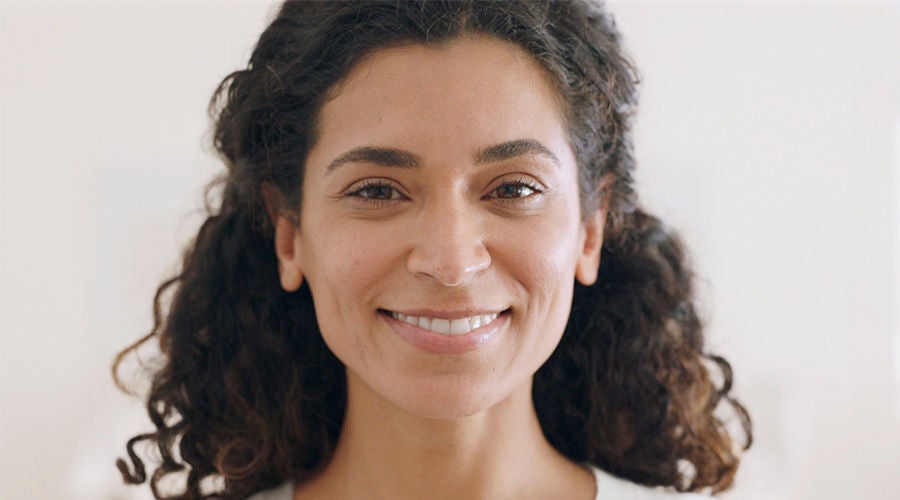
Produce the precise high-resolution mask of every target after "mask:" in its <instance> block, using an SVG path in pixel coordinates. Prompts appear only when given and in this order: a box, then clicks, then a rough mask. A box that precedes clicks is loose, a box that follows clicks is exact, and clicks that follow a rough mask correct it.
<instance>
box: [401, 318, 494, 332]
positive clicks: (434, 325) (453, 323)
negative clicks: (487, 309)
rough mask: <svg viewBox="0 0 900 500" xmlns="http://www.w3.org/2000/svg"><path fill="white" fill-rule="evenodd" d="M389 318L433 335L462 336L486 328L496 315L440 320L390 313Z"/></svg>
mask: <svg viewBox="0 0 900 500" xmlns="http://www.w3.org/2000/svg"><path fill="white" fill-rule="evenodd" d="M391 316H393V317H394V318H396V319H399V320H400V321H403V322H404V323H409V324H410V325H416V326H418V327H419V328H424V329H425V330H429V331H432V332H435V333H440V334H443V335H464V334H466V333H469V332H471V331H472V330H474V329H476V328H481V327H482V326H487V325H489V324H491V323H492V322H493V321H494V320H495V319H497V314H496V313H494V314H482V315H479V316H470V317H468V318H459V319H442V318H429V317H426V316H407V315H405V314H401V313H396V312H392V313H391Z"/></svg>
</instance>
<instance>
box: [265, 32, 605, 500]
mask: <svg viewBox="0 0 900 500" xmlns="http://www.w3.org/2000/svg"><path fill="white" fill-rule="evenodd" d="M336 90H337V92H336V95H335V96H334V97H333V98H332V99H331V100H329V101H328V102H327V103H326V105H325V106H324V108H323V110H322V112H321V115H320V117H319V118H320V119H319V127H318V131H319V133H318V137H317V142H316V144H315V145H314V146H313V148H312V150H311V151H310V154H309V156H308V159H307V163H306V170H305V174H304V188H303V189H304V192H303V198H302V199H303V202H302V206H301V207H300V210H299V215H300V223H299V225H298V224H296V223H295V219H292V218H291V217H290V216H279V215H277V213H276V210H275V209H273V206H274V205H273V204H270V211H271V212H272V214H273V217H274V218H276V219H277V222H276V237H275V240H276V241H275V244H276V253H277V254H278V260H279V270H280V275H281V284H282V287H283V288H284V289H285V290H288V291H293V290H296V289H297V288H299V287H300V285H301V283H303V281H304V280H305V281H307V282H308V284H309V287H310V289H311V291H312V295H313V298H314V302H315V307H316V317H317V319H318V321H319V327H320V330H321V331H322V335H323V338H324V340H325V342H326V343H327V344H328V346H329V348H330V349H331V350H332V352H334V353H335V355H336V356H337V357H338V358H339V359H340V360H341V361H342V362H343V363H344V365H345V366H346V368H347V390H348V403H347V413H346V417H345V421H344V426H343V430H342V433H341V437H340V442H339V444H338V446H337V449H336V450H335V454H334V456H333V459H332V460H331V462H330V463H328V464H327V465H326V466H325V468H324V469H323V470H322V472H321V473H320V474H319V475H318V476H316V477H314V478H312V479H311V480H308V481H306V482H304V483H302V484H299V485H297V486H296V491H295V498H296V499H318V498H322V499H326V498H327V499H334V498H342V499H379V498H384V499H398V498H399V499H406V498H430V499H431V498H433V499H442V498H447V499H449V498H454V499H458V498H467V499H468V498H471V499H481V498H484V499H487V498H491V499H497V498H517V499H518V498H525V499H527V498H535V499H537V498H567V499H569V498H571V499H576V500H577V499H584V500H588V499H591V498H593V497H594V489H595V486H594V480H593V478H592V476H591V473H590V472H589V471H588V470H586V469H585V468H584V467H582V466H581V465H579V464H575V463H572V462H571V461H569V460H568V459H567V458H565V457H564V456H562V455H561V454H559V453H558V452H557V451H556V450H555V449H554V448H553V447H552V446H551V445H550V444H549V443H548V442H547V441H546V439H545V438H544V435H543V433H542V431H541V428H540V426H539V423H538V420H537V417H536V415H535V411H534V405H533V403H532V400H531V387H532V380H533V377H534V374H535V372H536V371H537V370H538V368H540V366H541V365H542V364H543V363H544V362H545V361H546V359H547V358H548V357H549V356H550V354H551V353H552V352H553V350H554V349H555V348H556V346H557V345H558V343H559V340H560V338H561V336H562V333H563V330H564V329H565V325H566V321H567V319H568V315H569V309H570V305H571V300H572V289H573V284H574V282H575V280H578V281H579V282H581V283H582V284H585V285H590V284H592V283H593V282H594V281H595V280H596V276H597V269H598V267H599V258H600V257H599V255H600V248H601V246H602V240H603V231H602V230H603V222H604V214H603V211H602V209H601V210H598V211H597V212H596V213H592V214H587V216H584V215H585V214H582V213H581V207H580V199H579V190H578V183H577V167H576V164H575V159H574V154H573V153H572V150H571V147H570V145H569V143H568V135H567V127H566V126H565V123H564V120H563V114H562V112H561V110H560V108H559V99H558V97H557V95H556V94H555V89H553V87H552V85H551V84H550V83H549V81H548V80H547V78H546V76H545V75H544V74H543V72H542V71H541V69H540V68H539V67H538V66H537V64H536V63H535V62H534V61H532V60H531V59H530V57H529V56H528V55H527V54H526V53H525V52H524V51H522V50H521V49H519V48H518V47H516V46H515V45H512V44H509V43H507V42H501V41H497V40H494V39H489V38H483V37H475V38H461V39H457V40H453V41H451V42H448V43H446V44H443V45H440V46H429V47H424V46H415V45H413V46H407V47H394V48H390V49H382V50H380V51H376V52H375V53H374V54H372V55H370V56H369V57H367V58H366V59H364V60H363V61H362V62H360V63H359V64H358V65H357V67H356V68H354V70H353V71H352V72H351V74H350V75H348V77H347V78H346V79H345V80H344V81H343V82H341V83H340V84H339V85H338V86H337V89H336ZM510 145H513V146H510ZM361 151H362V152H361ZM476 316H478V317H479V318H481V317H484V318H489V319H485V320H484V324H481V323H478V324H480V325H481V326H471V325H476V323H475V322H473V321H472V319H473V318H474V317H476ZM409 317H419V319H421V320H424V321H425V326H423V323H422V322H421V321H419V322H417V321H416V320H415V319H413V320H412V323H415V324H411V323H410V320H409ZM404 318H405V319H404ZM458 321H468V323H466V325H469V328H471V329H470V330H466V331H465V332H466V333H464V334H460V335H458V336H454V335H450V334H449V333H448V332H441V331H439V327H438V326H436V325H444V328H447V325H451V324H455V323H454V322H458Z"/></svg>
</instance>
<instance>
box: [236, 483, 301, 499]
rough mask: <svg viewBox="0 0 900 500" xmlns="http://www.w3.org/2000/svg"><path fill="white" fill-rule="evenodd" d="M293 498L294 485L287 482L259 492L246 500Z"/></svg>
mask: <svg viewBox="0 0 900 500" xmlns="http://www.w3.org/2000/svg"><path fill="white" fill-rule="evenodd" d="M292 498H294V484H293V483H290V482H287V483H284V484H282V485H281V486H278V487H275V488H272V489H268V490H265V491H260V492H259V493H256V494H254V495H253V496H251V497H250V498H248V499H247V500H291V499H292Z"/></svg>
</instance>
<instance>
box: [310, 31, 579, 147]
mask: <svg viewBox="0 0 900 500" xmlns="http://www.w3.org/2000/svg"><path fill="white" fill-rule="evenodd" d="M317 125H318V126H317V132H318V133H317V136H318V138H319V141H317V145H316V148H314V150H315V149H319V150H321V149H323V148H325V149H328V150H331V149H335V150H337V149H341V148H344V149H347V148H350V147H358V146H360V145H375V144H378V145H385V144H390V145H401V144H402V145H404V146H406V147H410V148H413V149H415V148H418V147H421V148H424V149H426V150H427V149H429V148H431V147H433V146H437V145H444V146H449V145H453V146H455V147H465V148H468V149H470V150H472V149H477V148H479V147H483V146H484V145H487V144H496V143H501V142H504V141H508V140H510V139H524V138H535V139H538V137H535V136H541V137H540V139H542V142H543V141H546V140H551V139H552V140H555V141H558V140H560V139H562V140H563V142H566V143H567V140H566V139H565V127H564V126H563V114H562V105H561V100H560V98H559V95H558V93H557V92H556V90H555V88H554V86H553V85H552V83H551V81H550V79H549V77H548V76H547V74H546V72H545V71H544V70H543V68H541V66H540V65H539V64H538V63H537V62H536V61H534V60H533V59H532V57H531V56H530V55H529V54H528V53H527V52H525V51H524V50H523V49H521V48H520V47H518V46H517V45H515V44H513V43H510V42H506V41H502V40H498V39H494V38H490V37H485V36H477V37H460V38H456V39H453V40H450V41H448V42H445V43H442V44H439V45H422V44H410V45H403V46H398V47H390V48H384V49H379V50H376V51H374V52H373V53H371V54H369V55H368V56H366V57H365V58H364V59H363V60H362V61H360V62H359V63H358V64H357V65H356V66H355V67H354V68H353V70H352V71H351V72H350V73H349V74H348V75H347V77H346V78H344V79H343V80H342V81H341V82H340V83H339V84H338V85H336V86H335V87H334V89H333V90H332V92H331V96H330V99H329V100H328V101H327V102H326V103H325V105H324V106H323V108H322V111H321V113H320V115H319V120H318V124H317ZM551 136H552V137H551ZM319 142H321V143H319ZM335 143H341V144H335ZM556 146H558V147H567V144H565V145H560V144H557V145H556ZM314 152H315V151H314ZM314 152H313V153H314ZM311 159H312V158H311Z"/></svg>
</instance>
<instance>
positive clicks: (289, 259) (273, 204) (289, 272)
mask: <svg viewBox="0 0 900 500" xmlns="http://www.w3.org/2000/svg"><path fill="white" fill-rule="evenodd" d="M261 191H262V196H263V201H264V202H265V204H266V211H267V212H268V214H269V219H270V220H271V221H272V225H273V226H274V227H275V255H276V257H277V258H278V276H279V277H280V279H281V288H284V290H285V291H287V292H295V291H297V290H298V289H299V288H300V285H302V284H303V268H302V267H300V251H299V248H298V246H299V245H298V244H297V242H298V237H299V235H300V232H299V229H298V227H297V224H296V223H295V222H294V221H293V220H292V219H291V218H290V217H289V216H288V215H289V214H285V213H284V210H285V208H284V206H285V202H284V196H282V194H281V192H280V191H278V188H276V187H275V186H273V185H271V184H269V183H268V182H264V183H262V186H261Z"/></svg>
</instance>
